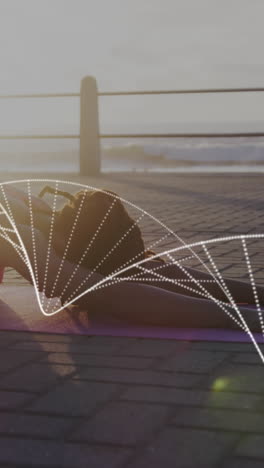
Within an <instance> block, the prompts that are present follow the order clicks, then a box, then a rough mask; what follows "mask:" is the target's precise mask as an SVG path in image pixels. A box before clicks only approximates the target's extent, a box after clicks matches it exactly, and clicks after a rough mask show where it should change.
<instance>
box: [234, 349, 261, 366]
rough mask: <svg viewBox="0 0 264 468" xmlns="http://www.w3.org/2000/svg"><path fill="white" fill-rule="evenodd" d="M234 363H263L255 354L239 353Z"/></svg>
mask: <svg viewBox="0 0 264 468" xmlns="http://www.w3.org/2000/svg"><path fill="white" fill-rule="evenodd" d="M232 362H235V363H236V362H237V363H240V364H257V365H259V364H260V363H261V360H260V357H259V355H258V354H257V353H256V352H255V353H237V354H236V355H235V356H234V357H233V358H232Z"/></svg>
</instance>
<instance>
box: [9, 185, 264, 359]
mask: <svg viewBox="0 0 264 468" xmlns="http://www.w3.org/2000/svg"><path fill="white" fill-rule="evenodd" d="M33 182H38V183H39V182H41V183H43V182H46V183H47V182H49V183H51V182H52V183H55V184H56V190H55V195H54V200H53V209H52V215H51V226H50V232H49V241H48V255H47V258H46V264H45V274H44V287H43V292H44V294H45V290H46V282H47V275H48V266H49V261H50V253H51V243H52V236H53V228H54V216H55V207H56V197H57V190H58V184H59V183H63V184H68V185H71V186H72V185H74V186H75V187H76V186H77V187H82V188H85V190H87V189H92V190H97V191H98V189H96V188H94V187H91V186H88V185H84V184H79V183H73V182H69V181H58V180H56V181H54V180H53V179H31V180H29V179H26V180H19V181H17V180H16V181H9V182H3V183H2V184H1V190H2V193H3V195H4V198H5V203H6V206H7V209H8V211H9V213H8V212H7V210H6V209H5V208H4V206H3V205H2V204H0V206H1V207H2V210H3V213H4V214H5V215H6V217H7V219H8V221H9V223H10V225H11V226H12V227H13V232H14V233H15V234H16V237H17V238H18V240H19V243H20V246H18V245H16V244H15V243H14V242H13V241H12V239H10V237H9V236H8V232H10V234H11V231H12V230H10V231H7V230H5V228H4V227H3V226H0V227H1V233H0V235H1V237H4V238H5V239H6V240H8V242H10V243H11V245H13V247H14V248H15V250H16V252H17V253H18V255H20V257H21V255H22V257H21V258H22V259H23V261H24V262H25V264H26V266H27V268H28V269H29V273H30V276H31V279H32V283H33V286H34V289H35V293H36V296H37V300H38V305H39V307H40V310H41V312H42V313H43V314H44V315H46V316H51V315H54V314H56V313H58V312H60V311H61V310H63V309H64V308H65V307H67V306H69V305H71V304H72V303H76V301H78V299H80V298H81V297H83V296H84V295H85V294H87V293H89V292H92V291H94V290H96V289H100V288H102V287H106V285H107V284H108V285H109V284H111V283H113V282H120V281H123V280H124V278H120V276H119V275H121V274H123V273H126V272H128V273H129V271H130V270H131V269H135V268H138V269H139V270H140V269H141V271H142V272H144V273H145V271H144V270H146V271H147V272H148V273H149V270H148V269H145V268H144V264H145V263H146V262H148V261H149V260H155V258H159V257H160V256H167V257H168V258H169V259H170V260H171V262H172V264H174V265H177V266H178V268H180V269H181V270H182V271H183V272H184V274H185V275H186V276H187V277H188V278H189V279H190V282H192V283H195V284H196V286H197V287H198V290H197V289H194V290H193V291H194V292H196V294H201V295H202V296H203V297H206V298H208V299H210V300H212V301H214V302H215V303H216V304H217V305H218V306H219V307H220V308H221V309H222V310H223V311H224V312H225V313H227V314H228V315H229V316H230V317H231V318H232V319H233V320H235V321H236V323H237V324H238V325H239V326H241V328H242V329H244V330H245V331H246V332H247V333H248V335H249V337H250V339H251V341H252V343H253V345H254V347H255V348H256V351H257V352H258V354H259V356H260V358H261V360H262V362H264V356H263V355H262V352H261V350H260V348H259V345H258V343H257V342H256V340H255V338H254V336H253V334H252V332H251V331H250V329H249V327H248V325H247V323H246V322H245V320H244V318H243V316H242V314H241V313H240V311H239V308H238V307H237V304H236V303H235V301H234V300H233V298H232V295H231V293H230V291H229V290H228V288H227V286H226V284H225V281H224V279H223V278H222V276H221V275H220V273H219V271H218V269H217V266H216V264H215V262H214V261H213V259H212V257H211V255H210V253H209V250H208V249H207V247H206V246H208V245H210V244H212V243H219V242H226V241H236V240H240V241H242V244H243V248H244V255H245V259H246V262H247V266H248V272H249V275H250V280H251V286H252V289H253V294H254V299H255V302H256V306H257V309H258V314H259V319H260V321H261V319H262V313H261V309H260V304H259V300H258V296H257V290H256V285H255V281H254V277H253V273H252V268H251V264H250V260H249V255H248V251H247V245H246V241H245V239H262V238H263V237H264V234H248V235H240V236H239V235H235V236H227V237H221V238H216V239H209V240H204V241H199V242H193V243H190V244H186V243H185V242H184V241H183V240H182V239H181V238H180V237H179V236H178V235H177V234H176V233H174V231H172V230H171V229H170V228H168V227H167V226H166V225H165V224H164V223H163V222H161V221H160V220H158V219H157V218H156V217H154V216H153V215H151V214H150V213H148V212H146V211H145V210H143V209H141V208H140V207H138V206H136V205H135V204H133V203H131V202H129V201H127V200H124V199H122V198H121V197H118V196H116V195H114V194H112V193H110V192H107V191H102V190H101V191H102V192H105V193H108V194H109V195H111V196H112V197H113V198H116V199H119V200H120V201H122V202H123V203H126V204H128V205H129V206H130V207H133V208H135V209H136V210H138V211H140V212H141V215H140V216H139V217H138V218H137V219H136V221H135V223H134V224H133V225H132V226H131V227H130V228H129V229H128V230H127V231H126V233H125V234H124V235H123V236H122V238H121V239H119V240H118V241H117V242H116V244H115V246H113V248H112V249H110V251H109V252H108V253H107V254H106V255H105V257H104V258H103V259H102V260H101V261H100V262H99V263H98V265H97V266H96V267H95V268H94V270H93V271H92V272H91V273H90V274H89V275H88V277H86V278H85V280H83V282H82V283H81V284H80V285H78V287H77V288H76V289H75V291H74V292H73V293H72V294H71V295H70V296H69V297H68V298H67V304H65V303H64V304H63V305H62V306H61V307H59V308H58V309H56V310H54V311H53V312H52V313H46V311H45V310H44V308H43V304H42V301H41V300H40V295H39V290H38V286H39V285H38V282H36V276H37V269H36V272H35V273H34V271H33V269H32V265H31V261H30V258H29V256H28V252H27V249H26V247H25V245H24V243H23V240H22V238H21V236H20V234H19V231H18V229H17V227H16V223H15V220H14V217H13V215H12V210H11V209H10V206H9V203H8V199H7V197H6V194H5V191H4V188H3V186H4V185H7V184H17V183H27V186H28V192H30V183H33ZM28 196H29V199H31V193H28ZM29 209H30V212H31V216H32V217H31V221H30V222H31V231H32V236H33V235H34V220H33V213H32V205H31V204H30V201H29ZM145 215H147V216H148V218H149V219H151V220H152V221H154V222H155V223H157V224H158V225H159V226H161V227H162V228H163V229H165V230H166V231H167V233H166V234H165V235H164V236H163V237H162V238H161V239H159V240H158V241H157V242H154V243H153V244H152V247H154V246H155V245H157V244H159V243H160V242H162V240H164V239H166V238H167V237H168V236H169V235H172V236H174V238H175V239H176V240H177V241H178V242H180V244H181V245H178V246H176V247H173V248H170V249H166V250H164V251H163V252H160V253H158V254H154V255H153V256H152V257H150V258H143V259H142V258H141V259H140V260H137V261H134V260H136V258H134V259H133V258H132V259H130V260H129V261H128V262H126V263H125V264H123V266H122V267H119V268H118V269H116V270H115V271H113V272H112V273H111V274H109V275H107V276H106V277H104V278H103V279H101V280H99V281H97V282H96V283H94V278H93V273H94V272H95V271H96V270H97V269H98V268H99V267H100V265H102V263H103V262H104V261H105V259H106V258H107V257H108V256H109V255H111V253H112V252H113V250H114V249H115V248H117V247H118V246H119V245H120V243H121V242H122V240H123V239H124V238H125V237H126V236H127V235H128V233H129V232H130V231H131V229H132V228H133V226H136V225H138V223H139V222H140V220H141V219H142V218H143V217H144V216H145ZM75 222H76V223H77V219H75ZM101 228H102V226H101ZM101 228H100V229H101ZM68 240H69V239H68ZM32 243H33V244H34V242H33V237H32ZM196 247H202V248H203V250H204V251H205V252H206V254H207V257H208V258H209V260H210V263H211V265H212V266H213V270H214V272H215V273H216V275H217V277H218V279H217V278H216V277H215V275H214V274H213V273H212V271H211V270H210V268H209V267H208V266H207V265H206V264H205V263H204V262H203V261H202V259H201V258H200V257H199V255H198V254H197V253H196V252H195V251H194V249H195V248H196ZM150 248H151V247H150ZM186 249H188V250H189V251H190V253H191V255H190V256H189V257H186V258H196V259H197V260H198V261H199V262H200V264H201V265H203V267H204V268H205V269H206V271H207V272H208V273H209V274H210V275H211V277H212V278H213V279H212V280H211V281H214V282H216V283H217V285H218V286H219V288H221V289H222V291H223V292H224V294H225V295H226V297H227V299H228V300H229V301H230V304H226V303H223V302H222V301H219V300H217V299H216V298H215V297H214V296H213V295H212V294H210V293H209V292H208V291H207V289H206V288H204V286H203V285H202V281H201V280H198V279H196V278H194V277H193V276H192V275H191V274H190V273H189V272H188V271H187V270H186V269H185V268H184V266H182V265H181V263H180V262H181V260H179V261H177V260H176V259H175V258H173V257H172V254H174V255H175V254H176V253H177V254H179V253H181V252H182V251H183V250H186ZM33 250H34V245H33ZM35 254H36V253H35ZM31 255H32V254H31ZM138 256H140V254H139V255H138ZM138 256H135V257H138ZM65 257H66V254H65ZM141 257H142V256H141ZM35 259H36V257H34V253H33V260H34V262H35V266H36V263H37V262H36V260H35ZM182 261H183V260H182ZM61 262H64V260H62V261H61ZM131 262H132V263H131ZM79 267H80V263H79V264H78V265H77V266H76V269H78V268H79ZM159 267H160V268H161V267H162V266H159ZM159 267H157V269H158V268H159ZM61 268H62V267H61ZM59 272H61V269H60V268H59ZM153 273H154V276H156V279H157V280H158V279H159V280H162V281H168V278H166V277H164V276H162V275H159V273H157V272H154V271H153V270H152V271H151V274H153ZM59 274H60V273H59ZM74 274H75V273H74ZM90 278H91V279H90ZM128 278H130V276H128ZM131 278H133V275H132V276H131ZM71 279H72V278H71ZM89 279H90V283H91V285H90V287H88V288H86V289H85V288H84V285H85V284H86V283H87V282H88V280H89ZM134 279H138V278H134ZM139 279H140V278H139ZM142 279H143V280H144V278H141V280H142ZM55 281H56V282H57V281H58V275H57V277H56V278H55ZM70 282H71V280H70ZM70 282H69V284H70ZM174 282H175V284H178V285H180V286H181V287H185V288H189V286H187V285H186V284H183V283H184V282H183V281H178V280H177V279H175V280H174ZM185 283H186V282H185ZM69 284H67V287H68V286H69ZM54 289H55V286H54ZM192 289H193V288H192ZM65 291H66V289H65ZM65 291H64V292H65ZM79 291H80V292H79ZM53 292H54V290H53ZM58 300H59V299H58ZM226 307H231V308H232V309H234V310H235V311H236V313H237V315H238V317H239V319H240V321H241V322H240V323H239V322H238V321H237V320H236V319H235V317H233V316H232V315H231V314H230V312H229V311H228V310H226ZM261 328H262V332H263V322H262V321H261Z"/></svg>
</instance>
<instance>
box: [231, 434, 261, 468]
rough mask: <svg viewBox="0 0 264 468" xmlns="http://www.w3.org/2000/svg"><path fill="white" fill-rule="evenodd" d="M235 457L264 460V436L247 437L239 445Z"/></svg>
mask: <svg viewBox="0 0 264 468" xmlns="http://www.w3.org/2000/svg"><path fill="white" fill-rule="evenodd" d="M235 455H239V456H246V457H252V458H263V459H264V445H263V434H262V435H260V434H252V435H247V436H245V437H244V438H243V439H242V440H241V442H240V443H239V444H238V446H237V448H236V451H235ZM263 463H264V461H263Z"/></svg>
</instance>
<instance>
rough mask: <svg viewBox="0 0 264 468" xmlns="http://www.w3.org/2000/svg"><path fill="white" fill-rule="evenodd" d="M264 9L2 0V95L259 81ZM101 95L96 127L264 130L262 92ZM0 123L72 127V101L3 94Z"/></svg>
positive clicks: (171, 2) (206, 0) (153, 0)
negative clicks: (88, 81)
mask: <svg viewBox="0 0 264 468" xmlns="http://www.w3.org/2000/svg"><path fill="white" fill-rule="evenodd" d="M263 18H264V2H263V0H221V1H220V0H0V44H1V46H0V64H1V74H0V94H5V93H34V92H43V93H45V92H78V90H79V85H80V80H81V78H82V77H83V76H85V75H94V76H95V77H96V78H97V81H98V87H99V90H101V91H108V90H134V89H170V88H189V87H198V88H199V87H236V86H264V54H263V43H264V41H263V40H264V28H263ZM101 99H102V101H101V100H100V114H101V115H100V118H101V124H102V129H103V130H104V129H105V130H108V129H112V128H114V129H116V130H118V129H123V128H124V126H125V125H126V124H127V125H130V126H131V128H132V127H133V129H135V128H138V130H140V128H147V127H148V125H150V126H151V125H152V124H153V128H154V127H155V128H156V126H158V127H159V128H162V129H165V127H166V126H168V127H166V128H168V129H169V130H173V128H174V127H175V125H180V124H182V125H185V124H187V123H188V122H197V125H198V123H199V122H203V121H212V122H216V123H217V122H218V123H219V124H220V123H221V122H223V123H224V124H226V129H227V130H228V129H229V126H228V125H229V124H228V122H234V123H236V122H239V121H242V123H243V122H247V121H249V122H251V127H252V128H253V127H254V128H258V129H264V93H262V94H251V95H250V96H249V95H242V96H241V95H233V96H231V95H227V96H223V95H218V96H208V95H207V96H178V97H174V98H172V97H171V96H169V97H166V98H157V97H151V98H146V99H142V98H140V99H135V98H125V99H124V98H115V99H112V98H111V99H110V98H101ZM103 99H104V101H103ZM257 122H259V123H257ZM0 124H1V125H0V127H1V128H0V133H1V134H3V133H7V132H9V131H13V130H14V131H17V132H19V133H21V132H22V131H31V130H32V129H33V130H34V131H35V130H37V131H41V129H44V130H45V131H53V132H54V133H56V132H61V131H63V130H65V129H66V130H67V131H70V132H72V131H73V132H75V131H77V132H78V102H77V100H73V99H69V100H67V101H58V100H56V101H54V100H52V101H46V102H43V101H40V100H38V101H35V102H34V103H33V102H29V101H19V102H11V101H8V102H7V101H5V102H4V101H1V111H0ZM224 124H222V123H221V128H225V125H224ZM236 125H237V124H236ZM169 127H170V128H169ZM251 127H250V126H249V127H248V128H251ZM175 128H176V127H175ZM217 128H218V129H220V127H217ZM237 128H239V127H237Z"/></svg>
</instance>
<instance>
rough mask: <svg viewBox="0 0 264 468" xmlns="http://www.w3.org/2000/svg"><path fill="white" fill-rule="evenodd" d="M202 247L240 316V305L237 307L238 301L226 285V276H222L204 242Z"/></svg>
mask: <svg viewBox="0 0 264 468" xmlns="http://www.w3.org/2000/svg"><path fill="white" fill-rule="evenodd" d="M202 247H203V249H204V251H205V253H206V255H207V257H208V258H209V260H210V262H211V264H212V266H213V268H214V270H215V273H216V276H217V277H218V278H219V280H220V283H221V285H222V287H223V290H224V292H225V295H226V297H227V298H228V299H229V301H230V302H231V304H232V306H233V308H234V310H235V311H236V313H237V314H238V316H239V317H240V315H241V314H240V312H239V309H238V307H237V305H236V303H235V301H234V299H233V296H232V294H231V292H230V291H229V289H228V287H227V285H226V283H225V281H224V278H223V277H222V275H221V273H220V271H219V270H218V268H217V266H216V263H215V262H214V260H213V258H212V256H211V254H210V252H209V250H208V249H207V247H206V245H204V244H202Z"/></svg>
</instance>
